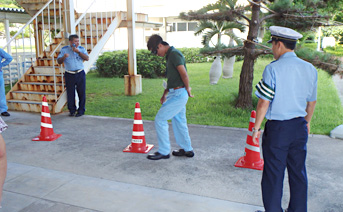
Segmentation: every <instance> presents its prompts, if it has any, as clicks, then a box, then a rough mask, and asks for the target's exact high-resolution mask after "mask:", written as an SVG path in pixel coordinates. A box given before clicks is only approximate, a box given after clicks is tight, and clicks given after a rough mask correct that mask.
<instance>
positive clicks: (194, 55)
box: [179, 48, 213, 63]
mask: <svg viewBox="0 0 343 212" xmlns="http://www.w3.org/2000/svg"><path fill="white" fill-rule="evenodd" d="M179 50H180V52H181V53H182V54H183V56H185V58H186V63H204V62H213V57H212V56H204V55H201V54H200V48H180V49H179Z"/></svg>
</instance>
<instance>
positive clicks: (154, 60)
mask: <svg viewBox="0 0 343 212" xmlns="http://www.w3.org/2000/svg"><path fill="white" fill-rule="evenodd" d="M136 57H137V74H141V75H142V77H145V78H156V77H162V76H164V75H165V70H166V63H165V60H164V59H163V58H162V57H158V56H155V55H152V54H151V53H150V51H148V50H137V52H136ZM96 67H97V72H98V73H99V75H100V76H102V77H124V75H127V74H128V59H127V50H123V51H113V52H105V53H104V54H102V55H101V56H99V58H98V60H97V62H96Z"/></svg>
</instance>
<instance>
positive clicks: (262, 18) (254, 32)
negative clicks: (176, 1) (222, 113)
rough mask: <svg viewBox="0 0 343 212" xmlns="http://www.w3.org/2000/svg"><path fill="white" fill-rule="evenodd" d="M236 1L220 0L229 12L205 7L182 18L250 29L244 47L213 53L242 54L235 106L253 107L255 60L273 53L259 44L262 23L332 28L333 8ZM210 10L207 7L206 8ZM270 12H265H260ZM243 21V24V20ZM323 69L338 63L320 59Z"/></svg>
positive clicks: (300, 0) (315, 2) (302, 2)
mask: <svg viewBox="0 0 343 212" xmlns="http://www.w3.org/2000/svg"><path fill="white" fill-rule="evenodd" d="M236 2H237V1H234V0H219V1H218V2H217V3H216V4H221V5H226V10H218V11H215V12H211V13H208V12H206V10H205V9H204V8H202V9H200V10H198V11H190V12H188V13H181V14H180V18H182V19H185V20H212V21H228V22H236V23H240V24H241V25H247V26H248V36H247V38H246V39H245V41H244V45H243V46H241V47H235V48H229V49H224V50H220V51H215V52H212V53H213V54H215V53H225V54H226V55H227V56H233V55H243V56H244V62H243V66H242V70H241V75H240V82H239V93H238V100H237V102H236V107H238V108H252V106H253V105H252V90H253V87H252V86H253V85H252V82H253V73H254V63H255V60H256V59H257V58H258V57H259V56H260V55H262V54H270V53H271V50H270V49H268V48H264V47H263V45H261V44H258V43H257V42H256V40H257V36H258V32H259V29H260V27H261V26H262V25H263V24H266V22H268V25H278V26H285V27H289V28H293V29H295V30H298V31H306V30H309V29H311V28H314V27H319V26H325V25H330V23H329V22H328V21H329V20H330V17H331V16H329V15H327V14H325V10H324V9H323V8H325V7H326V6H327V5H328V4H330V3H331V5H333V4H334V3H332V2H334V1H333V0H332V2H331V1H329V0H312V1H308V0H294V1H293V0H275V1H266V0H247V2H249V5H247V6H244V5H241V6H236V4H235V3H236ZM207 7H208V6H207ZM262 9H263V10H266V11H268V12H267V13H262V12H261V10H262ZM242 20H244V21H242ZM315 65H319V66H321V67H322V68H323V67H330V66H331V65H333V67H331V70H334V69H337V68H338V66H337V64H325V63H321V62H320V61H318V60H317V64H315Z"/></svg>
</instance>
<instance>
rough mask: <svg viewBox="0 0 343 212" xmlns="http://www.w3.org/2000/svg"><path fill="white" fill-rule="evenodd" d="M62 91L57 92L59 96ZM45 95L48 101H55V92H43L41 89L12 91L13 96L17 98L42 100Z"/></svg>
mask: <svg viewBox="0 0 343 212" xmlns="http://www.w3.org/2000/svg"><path fill="white" fill-rule="evenodd" d="M60 94H61V93H57V98H58V97H59V95H60ZM43 96H45V97H46V99H47V101H48V102H55V101H56V100H55V92H41V91H22V90H20V91H12V92H11V97H12V98H13V99H17V100H29V101H42V100H43Z"/></svg>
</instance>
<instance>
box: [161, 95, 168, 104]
mask: <svg viewBox="0 0 343 212" xmlns="http://www.w3.org/2000/svg"><path fill="white" fill-rule="evenodd" d="M166 99H167V98H166V95H164V94H163V95H162V97H161V99H160V102H161V104H163V103H164V102H165V101H166Z"/></svg>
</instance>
